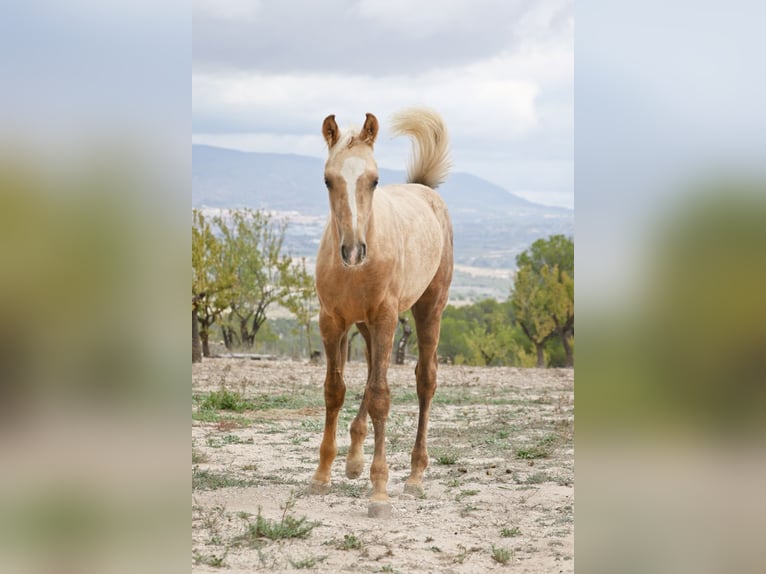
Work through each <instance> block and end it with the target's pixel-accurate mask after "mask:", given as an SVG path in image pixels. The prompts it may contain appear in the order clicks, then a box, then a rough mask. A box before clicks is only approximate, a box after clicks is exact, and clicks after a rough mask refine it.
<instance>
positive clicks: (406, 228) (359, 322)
mask: <svg viewBox="0 0 766 574" xmlns="http://www.w3.org/2000/svg"><path fill="white" fill-rule="evenodd" d="M392 130H393V133H394V134H395V135H406V136H409V138H410V139H411V142H412V157H411V160H410V163H409V165H408V169H407V183H406V184H392V185H384V186H379V185H378V168H377V163H376V161H375V157H374V155H373V145H374V143H375V139H376V137H377V135H378V120H377V118H376V117H375V116H374V115H373V114H371V113H368V114H366V117H365V121H364V125H363V126H362V128H361V130H357V129H356V128H349V129H346V130H343V131H341V130H339V128H338V125H337V124H336V122H335V116H334V115H329V116H327V117H326V118H325V120H324V122H323V123H322V135H323V137H324V140H325V141H326V143H327V149H328V158H327V162H326V164H325V168H324V180H325V185H326V187H327V191H328V194H329V200H330V216H329V218H328V221H327V224H326V226H325V229H324V232H323V235H322V239H321V241H320V244H319V251H318V253H317V262H316V276H315V278H316V289H317V295H318V297H319V302H320V311H319V330H320V333H321V336H322V343H323V345H324V350H325V357H326V367H327V373H326V376H325V381H324V402H325V424H324V433H323V436H322V441H321V445H320V448H319V465H318V467H317V470H316V472H315V473H314V475H313V478H312V479H311V482H310V484H309V489H308V490H309V492H310V493H314V494H326V493H327V492H329V490H330V478H331V467H332V463H333V460H334V459H335V456H336V454H337V446H336V438H335V437H336V432H337V423H338V413H339V411H340V408H341V407H342V406H343V401H344V398H345V393H346V385H345V382H344V378H343V371H344V367H345V362H346V357H347V346H348V331H349V329H350V328H351V326H352V325H356V326H357V329H358V330H359V332H360V333H361V334H362V336H363V338H364V340H365V343H366V349H365V357H366V359H367V383H366V386H365V389H364V395H363V398H362V401H361V404H360V406H359V411H358V413H357V415H356V416H355V418H354V419H353V421H352V422H351V425H350V429H349V432H350V435H351V444H350V447H349V450H348V455H347V457H346V476H347V477H348V478H358V477H359V476H360V475H361V474H362V471H363V468H364V452H363V443H364V440H365V437H366V436H367V422H368V416H369V418H370V419H371V420H372V425H373V430H374V437H375V441H374V444H375V446H374V452H373V456H372V464H371V466H370V481H371V483H372V494H371V497H370V499H369V503H368V516H369V517H372V518H387V517H390V516H391V502H390V499H389V496H388V492H387V484H388V464H387V463H386V450H385V437H386V420H387V418H388V413H389V408H390V404H391V398H390V389H389V386H388V380H387V373H388V366H389V362H390V359H391V353H392V347H393V340H394V335H395V332H396V328H397V324H398V318H399V314H400V313H402V312H404V311H406V310H407V309H412V315H413V317H414V319H415V327H416V331H417V339H418V360H417V365H416V367H415V379H416V383H417V395H418V403H419V417H418V429H417V434H416V437H415V445H414V447H413V449H412V455H411V469H410V475H409V477H408V478H407V480H406V483H405V486H404V494H405V495H412V496H416V497H417V496H422V495H423V492H424V490H423V474H424V471H425V469H426V467H427V466H428V451H427V449H426V441H427V438H426V437H427V432H428V416H429V411H430V407H431V399H432V398H433V396H434V392H435V391H436V371H437V354H436V348H437V346H438V344H439V329H440V324H441V316H442V312H443V310H444V307H445V306H446V305H447V299H448V292H449V286H450V283H451V281H452V271H453V241H452V223H451V220H450V216H449V212H448V210H447V206H446V204H445V203H444V200H443V199H442V198H441V197H440V196H439V194H437V193H436V192H435V191H434V189H435V188H436V187H438V186H439V184H441V183H443V182H444V180H445V179H446V177H447V175H448V173H449V169H450V167H451V164H450V159H449V149H448V137H447V130H446V127H445V125H444V122H443V120H442V118H441V117H440V116H439V115H438V114H437V113H436V112H434V111H431V110H428V109H423V108H413V109H407V110H403V111H401V112H399V113H397V114H395V115H394V117H393V120H392Z"/></svg>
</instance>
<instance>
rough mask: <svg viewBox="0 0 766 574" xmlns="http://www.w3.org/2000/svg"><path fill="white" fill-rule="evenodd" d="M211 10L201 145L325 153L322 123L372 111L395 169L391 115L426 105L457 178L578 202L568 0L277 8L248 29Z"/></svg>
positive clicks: (348, 120)
mask: <svg viewBox="0 0 766 574" xmlns="http://www.w3.org/2000/svg"><path fill="white" fill-rule="evenodd" d="M233 5H236V2H235V3H233ZM210 6H211V5H207V7H206V8H205V10H207V12H206V11H205V10H202V9H201V8H198V9H195V12H194V41H193V48H194V59H193V72H192V91H193V127H192V129H193V133H194V141H196V142H200V143H203V142H204V143H209V144H212V145H222V146H224V147H234V148H236V149H245V150H253V151H271V152H278V153H301V154H307V155H315V156H322V155H323V154H324V145H323V142H322V140H321V138H320V137H319V128H320V125H321V122H322V119H323V118H324V117H325V116H326V115H328V114H336V115H337V119H338V122H339V124H340V125H341V126H345V125H348V124H360V123H361V122H362V121H363V118H364V114H365V113H366V112H372V113H374V114H376V115H377V116H378V118H379V119H380V120H381V124H382V128H383V132H382V133H381V138H380V140H379V141H381V142H382V141H383V140H385V142H386V145H380V146H379V147H378V148H376V154H378V160H379V162H380V163H381V165H385V166H387V167H395V168H399V167H401V166H402V165H403V162H404V161H405V158H406V156H407V154H408V148H409V143H408V142H407V141H406V140H404V141H402V138H397V139H395V140H391V138H390V137H389V134H388V133H387V131H386V128H387V125H388V119H389V117H390V116H391V115H392V114H393V113H394V112H395V111H397V110H399V109H402V108H404V107H408V106H413V105H425V106H428V107H431V108H434V109H436V110H437V111H439V112H440V113H441V114H442V116H443V117H444V119H445V121H446V123H447V125H448V128H449V130H450V135H451V140H452V150H453V157H454V158H455V162H456V167H457V168H458V169H462V170H465V171H473V172H474V173H476V174H477V175H482V176H484V177H488V178H489V179H492V180H493V181H495V182H496V183H499V184H500V185H503V186H504V187H506V188H508V189H511V190H513V189H519V190H524V191H525V192H526V193H528V194H529V193H534V192H535V190H538V191H545V192H547V193H549V194H551V193H552V194H555V193H571V190H572V187H573V181H572V180H573V177H572V169H571V162H572V154H573V151H572V147H573V145H572V140H573V119H572V118H573V113H574V112H573V68H574V58H573V15H572V2H571V0H443V1H438V2H437V1H436V0H425V1H420V2H417V3H413V2H409V1H404V0H386V1H385V2H384V1H382V0H355V1H352V0H326V1H323V2H321V3H317V2H302V3H300V4H299V6H300V8H298V4H296V2H268V3H262V4H259V5H258V8H257V13H254V14H253V18H252V19H250V20H249V21H245V20H244V19H243V20H239V19H237V18H229V19H227V18H226V17H225V16H221V14H220V13H218V14H217V15H216V13H215V11H216V10H219V3H216V4H215V5H212V7H210ZM221 6H223V5H221ZM211 11H212V12H211ZM219 11H220V10H219Z"/></svg>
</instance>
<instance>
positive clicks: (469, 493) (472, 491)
mask: <svg viewBox="0 0 766 574" xmlns="http://www.w3.org/2000/svg"><path fill="white" fill-rule="evenodd" d="M477 494H479V491H478V490H475V489H470V490H469V489H466V490H461V491H460V492H459V493H458V495H457V496H456V497H455V500H456V501H458V502H460V501H461V500H463V499H464V498H466V497H468V496H476V495H477Z"/></svg>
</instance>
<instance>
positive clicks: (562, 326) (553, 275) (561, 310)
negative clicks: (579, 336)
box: [541, 265, 574, 367]
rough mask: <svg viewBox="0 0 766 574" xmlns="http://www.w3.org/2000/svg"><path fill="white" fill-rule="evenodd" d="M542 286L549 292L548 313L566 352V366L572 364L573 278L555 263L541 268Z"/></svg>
mask: <svg viewBox="0 0 766 574" xmlns="http://www.w3.org/2000/svg"><path fill="white" fill-rule="evenodd" d="M541 277H542V280H543V287H544V289H545V290H546V291H548V294H549V300H548V305H549V313H550V314H551V318H552V319H553V323H554V325H555V330H556V333H557V334H558V337H559V339H560V340H561V344H562V346H563V347H564V353H565V354H566V366H567V367H573V366H574V352H573V351H572V344H571V338H572V337H573V336H574V280H573V279H572V278H571V277H570V276H569V274H568V273H567V272H566V271H563V272H560V271H559V268H558V266H557V265H554V266H553V268H552V269H551V268H549V267H548V266H547V265H544V266H543V267H542V269H541Z"/></svg>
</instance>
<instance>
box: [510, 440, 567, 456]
mask: <svg viewBox="0 0 766 574" xmlns="http://www.w3.org/2000/svg"><path fill="white" fill-rule="evenodd" d="M558 442H559V439H558V437H557V436H556V435H554V434H549V435H546V436H544V437H543V438H542V439H540V440H539V441H537V443H535V444H533V445H530V446H525V447H520V448H517V449H516V458H520V459H522V460H534V459H536V458H548V457H549V456H550V455H551V454H552V453H553V449H554V448H555V447H556V444H557V443H558Z"/></svg>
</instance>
